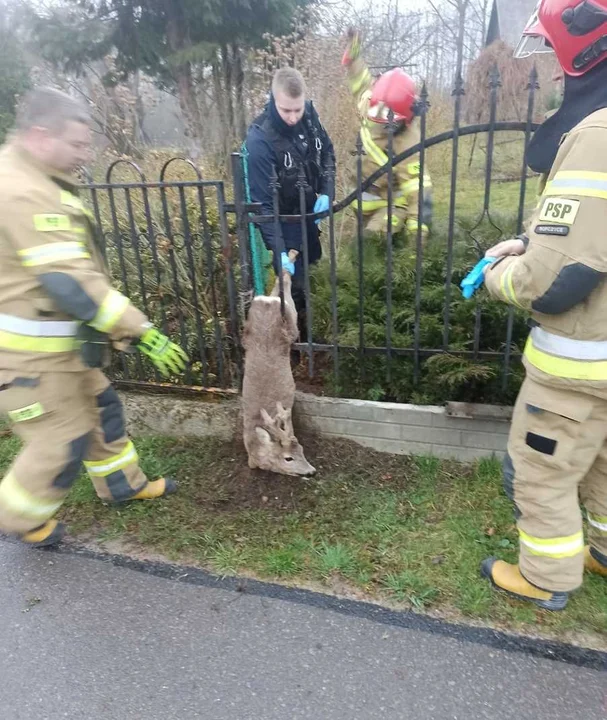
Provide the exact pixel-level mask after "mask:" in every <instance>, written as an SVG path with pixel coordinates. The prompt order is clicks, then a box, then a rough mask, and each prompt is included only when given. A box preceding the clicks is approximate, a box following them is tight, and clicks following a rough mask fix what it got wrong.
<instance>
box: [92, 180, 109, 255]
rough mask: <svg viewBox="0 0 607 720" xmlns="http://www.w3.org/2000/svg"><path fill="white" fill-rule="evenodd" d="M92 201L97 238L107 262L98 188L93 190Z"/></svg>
mask: <svg viewBox="0 0 607 720" xmlns="http://www.w3.org/2000/svg"><path fill="white" fill-rule="evenodd" d="M91 201H92V203H93V212H94V214H95V222H96V223H97V228H98V231H97V236H98V237H99V242H100V247H99V249H100V250H101V254H102V255H103V259H104V260H105V261H106V262H107V247H106V243H105V233H104V232H103V223H102V222H101V211H100V209H99V198H98V197H97V188H94V187H92V188H91Z"/></svg>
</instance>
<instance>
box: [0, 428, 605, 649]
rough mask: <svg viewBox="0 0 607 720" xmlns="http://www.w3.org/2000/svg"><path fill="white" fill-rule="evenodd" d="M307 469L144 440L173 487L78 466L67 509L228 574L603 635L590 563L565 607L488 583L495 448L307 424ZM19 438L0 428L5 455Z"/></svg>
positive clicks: (505, 506) (115, 538) (152, 468)
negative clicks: (410, 452)
mask: <svg viewBox="0 0 607 720" xmlns="http://www.w3.org/2000/svg"><path fill="white" fill-rule="evenodd" d="M304 444H305V447H306V453H307V456H308V458H309V459H310V460H311V461H312V462H313V463H314V465H315V466H316V467H317V468H318V474H317V476H316V477H315V478H312V479H305V480H301V479H294V478H287V477H279V476H274V475H271V474H269V473H261V472H252V471H250V470H249V469H248V468H247V466H246V458H245V456H244V454H243V451H242V450H241V449H240V448H239V447H235V446H232V445H228V444H225V443H221V442H218V441H215V440H209V439H206V440H197V439H183V440H175V439H169V438H149V439H140V440H138V441H137V446H138V449H139V452H140V455H141V458H142V465H143V468H144V469H145V471H146V472H148V473H149V474H151V475H157V474H160V473H174V474H176V475H177V476H178V478H179V481H180V491H179V493H178V494H177V495H175V496H172V497H170V498H167V499H163V500H160V501H155V502H148V503H132V504H130V505H129V504H127V505H123V506H119V507H112V506H106V505H103V504H102V503H101V502H100V501H99V500H97V498H96V497H95V495H94V492H93V490H92V488H91V485H90V483H89V481H88V480H87V479H86V478H85V477H81V478H80V479H79V480H78V481H77V483H76V485H75V487H74V488H73V490H72V492H71V493H70V495H69V498H68V500H67V502H66V504H65V506H64V508H63V510H62V511H61V517H62V519H63V520H64V521H65V522H67V523H68V525H69V528H70V533H71V535H72V536H76V538H79V539H81V540H86V541H88V542H92V543H95V544H101V546H102V547H103V545H104V543H110V541H111V544H109V545H107V547H108V548H111V549H112V551H117V550H118V551H119V550H120V548H121V547H126V548H128V551H130V552H132V551H136V552H137V554H138V555H141V553H142V552H143V553H144V554H145V553H146V552H147V553H149V554H151V555H152V554H153V555H157V554H159V553H160V554H162V555H164V556H166V557H167V558H168V559H169V560H171V561H177V562H183V563H185V564H197V565H200V566H202V567H207V568H209V569H211V570H212V571H213V572H216V573H217V574H220V575H229V574H235V573H246V574H252V575H255V576H258V577H261V578H265V579H270V580H274V581H282V582H286V583H288V584H293V585H306V586H309V585H312V586H316V587H320V588H321V589H325V590H327V591H331V592H338V593H340V594H350V595H353V596H355V597H363V598H366V599H370V600H374V601H379V602H384V603H389V604H395V605H397V606H399V607H401V606H402V607H413V608H415V609H424V610H429V611H432V612H438V613H442V614H445V615H447V616H448V617H451V618H453V617H455V618H460V619H461V618H469V619H472V620H474V621H485V622H489V623H491V624H493V625H497V626H499V627H505V628H513V629H517V630H520V631H528V632H533V633H540V634H542V633H543V634H546V635H557V636H559V637H562V638H563V639H573V640H576V639H578V640H579V639H582V641H583V640H584V639H586V640H588V638H590V636H591V635H592V636H593V639H591V640H589V642H590V641H591V642H593V643H594V644H595V645H596V644H601V643H602V644H603V645H605V643H607V583H606V582H605V581H604V580H603V579H600V578H596V577H587V578H586V579H585V582H584V586H583V588H582V589H581V590H580V591H579V592H577V593H575V595H574V596H573V597H572V599H571V601H570V605H569V607H568V608H567V610H566V611H565V612H564V613H560V614H550V613H546V612H543V611H541V610H539V609H535V608H533V607H532V606H529V607H528V606H526V605H525V604H523V603H520V602H517V601H514V600H510V599H507V598H505V597H503V596H501V595H499V594H497V593H495V592H493V591H492V590H491V588H490V586H489V584H488V583H487V582H486V581H485V580H483V579H481V578H480V576H479V565H480V563H481V561H482V560H483V558H485V557H487V556H488V555H493V554H495V555H497V556H499V557H501V558H503V559H505V560H508V561H515V560H516V555H517V553H516V547H517V538H516V530H515V526H514V523H513V519H512V513H511V508H510V504H509V502H508V500H507V499H506V497H505V496H504V494H503V492H502V489H501V479H500V467H499V463H498V462H497V461H494V460H490V459H488V460H482V461H480V462H478V463H476V464H475V465H471V466H468V465H461V464H458V463H453V462H443V461H439V460H437V459H436V458H433V457H417V458H405V457H395V456H391V455H385V454H381V453H376V452H373V451H369V450H367V449H364V448H361V447H359V446H357V445H354V444H352V443H348V442H345V441H340V442H334V441H331V442H328V441H325V440H322V441H321V440H318V439H314V438H305V439H304ZM17 449H18V442H17V441H16V440H15V439H14V438H12V437H1V438H0V464H1V465H2V466H3V467H6V465H7V464H8V463H9V462H10V460H11V458H12V457H13V455H14V453H15V452H16V451H17Z"/></svg>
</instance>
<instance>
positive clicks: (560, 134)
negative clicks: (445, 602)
mask: <svg viewBox="0 0 607 720" xmlns="http://www.w3.org/2000/svg"><path fill="white" fill-rule="evenodd" d="M606 39H607V0H592V1H589V0H581V1H577V0H541V2H540V3H539V5H538V7H537V9H536V11H535V12H534V14H533V15H532V17H531V18H530V20H529V22H528V24H527V26H526V28H525V30H524V32H523V37H522V40H521V43H520V45H519V47H518V48H517V51H516V56H517V57H526V56H527V55H528V54H530V53H532V52H546V51H553V52H554V53H555V54H556V58H557V60H558V62H559V64H560V65H561V67H562V69H563V72H564V73H565V90H564V97H563V102H562V105H561V107H560V108H559V110H558V111H557V112H556V113H554V114H553V115H551V116H550V117H549V118H548V119H547V120H545V121H544V123H543V124H542V125H541V126H540V128H539V129H538V130H537V132H536V133H535V135H534V137H533V139H532V141H531V143H530V145H529V150H528V156H527V159H528V163H529V165H530V167H531V168H532V169H533V170H535V171H537V172H538V173H540V174H544V173H546V174H547V178H546V179H547V182H546V183H545V185H544V187H543V191H542V196H541V198H540V202H539V203H538V206H537V208H536V210H535V211H534V213H533V215H532V217H531V219H530V222H529V223H528V227H527V233H526V235H525V236H524V237H522V238H518V239H514V240H508V241H506V242H504V243H500V244H499V245H497V246H496V247H494V248H492V249H490V250H488V251H487V255H490V256H494V257H497V258H498V259H497V260H496V261H495V262H494V263H493V264H492V265H489V266H488V268H487V270H486V272H485V282H486V285H487V288H488V290H489V292H490V293H491V294H492V295H493V296H494V297H496V298H499V299H501V300H503V301H505V302H507V303H510V304H512V305H515V306H517V307H520V308H523V309H525V310H529V311H530V312H531V317H532V321H531V326H532V329H531V333H530V336H529V339H528V341H527V345H526V347H525V352H524V364H525V369H526V378H525V381H524V382H523V385H522V387H521V391H520V393H519V396H518V398H517V401H516V405H515V408H514V416H513V421H512V429H511V433H510V438H509V442H508V453H507V456H506V460H505V463H504V484H505V488H506V491H507V493H508V494H509V496H510V497H511V498H512V499H513V501H514V504H515V512H516V516H517V526H518V531H519V561H518V564H516V565H513V564H509V563H506V562H504V561H502V560H497V559H496V558H488V559H487V560H485V561H484V562H483V565H482V572H483V575H485V576H486V577H487V578H489V579H490V580H491V582H492V583H493V585H494V586H495V587H496V588H498V589H500V590H503V591H505V592H507V593H509V594H510V595H512V596H514V597H517V598H521V599H523V600H527V601H530V602H533V603H535V604H536V605H539V606H540V607H542V608H545V609H548V610H562V609H563V608H564V607H565V605H566V603H567V600H568V595H569V593H571V592H572V591H573V590H575V589H576V588H577V587H579V586H580V585H581V583H582V576H583V571H584V567H585V568H586V570H587V571H589V572H592V573H596V574H598V575H602V576H603V577H606V578H607V321H606V320H605V317H606V310H607V282H606V281H605V276H606V274H607V244H606V243H605V239H604V230H603V228H604V226H605V223H606V222H607V150H605V148H606V147H607V43H606V42H605V41H606ZM579 499H581V502H582V504H583V505H584V506H585V509H586V515H587V519H588V545H587V546H585V545H584V535H583V529H582V513H581V510H580V505H579Z"/></svg>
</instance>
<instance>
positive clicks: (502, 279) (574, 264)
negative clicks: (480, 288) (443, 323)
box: [485, 123, 607, 314]
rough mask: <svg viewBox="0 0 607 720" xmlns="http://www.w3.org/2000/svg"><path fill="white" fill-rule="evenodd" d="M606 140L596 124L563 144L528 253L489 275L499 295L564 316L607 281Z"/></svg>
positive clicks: (532, 226)
mask: <svg viewBox="0 0 607 720" xmlns="http://www.w3.org/2000/svg"><path fill="white" fill-rule="evenodd" d="M606 141H607V130H606V129H605V128H604V127H602V126H600V125H598V124H596V125H595V124H594V123H592V124H588V125H586V126H584V125H581V126H580V127H579V128H578V129H576V130H573V131H572V132H571V133H569V134H568V135H567V136H566V138H565V139H564V140H563V142H562V144H561V146H560V148H559V152H558V154H557V157H556V159H555V161H554V165H553V167H554V170H553V171H552V172H551V175H550V177H549V179H548V181H547V182H546V184H545V187H544V190H543V193H542V197H541V199H540V202H539V204H538V206H537V209H536V211H535V213H534V214H533V217H532V219H531V222H530V223H529V225H528V227H527V236H528V237H529V244H528V246H527V251H526V252H525V254H524V255H521V256H520V257H517V258H506V259H505V260H504V261H503V262H499V263H495V264H494V265H493V266H491V268H490V270H489V271H488V272H487V274H486V276H485V279H486V283H487V287H488V288H489V291H490V292H491V293H492V294H493V295H495V296H497V297H501V298H502V299H504V300H506V301H507V302H511V303H513V304H515V305H519V306H520V307H524V308H528V309H529V308H530V309H532V310H534V311H536V312H540V313H547V314H558V313H562V312H566V311H567V310H570V309H571V308H573V307H574V306H575V305H577V304H579V303H581V302H583V301H584V300H585V299H586V298H587V297H588V296H589V295H590V293H592V292H593V290H594V289H595V288H596V287H597V285H599V283H601V282H602V281H603V280H604V278H605V277H606V276H607V244H606V243H605V242H604V241H603V232H604V231H603V228H605V227H606V226H607V163H606V162H605V157H604V154H603V153H600V152H597V151H596V148H597V147H603V146H604V143H605V142H606Z"/></svg>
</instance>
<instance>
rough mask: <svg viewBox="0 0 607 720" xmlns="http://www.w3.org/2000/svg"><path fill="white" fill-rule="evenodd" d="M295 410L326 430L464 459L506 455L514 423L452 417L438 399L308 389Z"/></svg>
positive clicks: (377, 445)
mask: <svg viewBox="0 0 607 720" xmlns="http://www.w3.org/2000/svg"><path fill="white" fill-rule="evenodd" d="M469 407H471V408H472V409H473V406H469ZM295 413H296V418H297V420H298V421H299V422H301V423H302V425H303V426H305V427H308V428H310V429H314V430H317V431H319V432H321V433H322V434H323V435H328V436H330V437H344V438H348V439H350V440H354V441H355V442H358V443H360V444H361V445H366V446H368V447H371V448H374V449H375V450H382V451H384V452H390V453H395V454H401V455H436V456H437V457H443V458H455V459H458V460H462V461H464V462H465V461H469V460H475V459H477V458H479V457H486V456H490V455H492V454H494V453H495V454H496V455H498V456H500V457H501V456H503V454H504V452H505V451H506V442H507V439H508V431H509V429H510V424H509V422H508V421H507V419H495V418H491V417H489V418H487V417H483V418H476V419H475V418H469V417H452V416H450V415H448V414H447V411H446V409H445V408H443V407H437V406H432V405H428V406H420V405H406V404H400V403H383V402H371V401H366V400H342V399H340V398H323V397H314V396H312V395H303V394H298V397H297V402H296V405H295ZM494 414H497V413H494ZM506 417H507V415H506Z"/></svg>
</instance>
